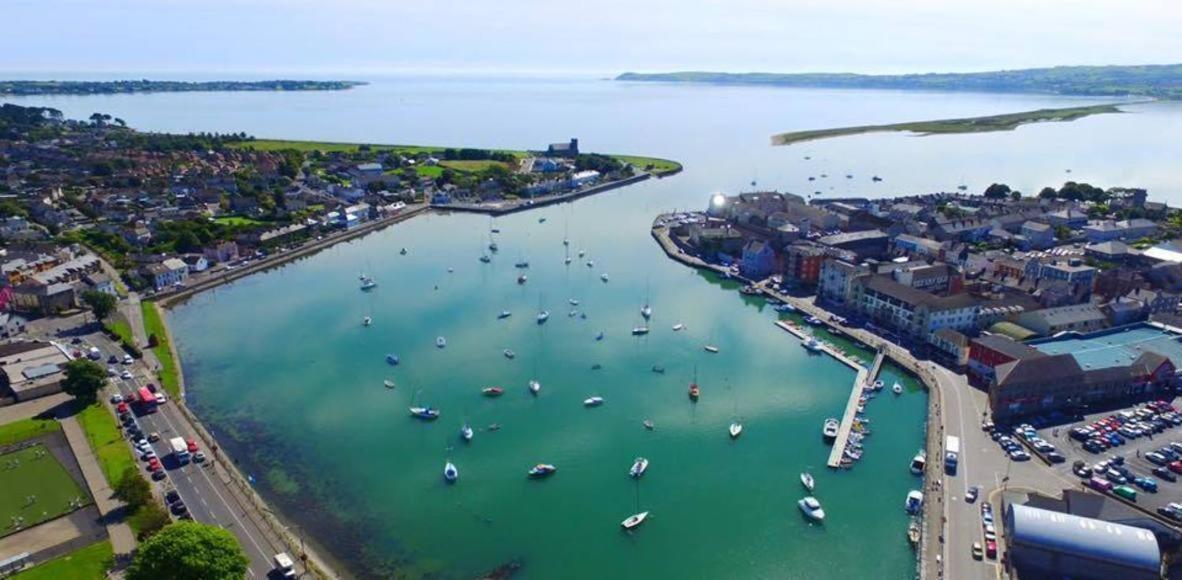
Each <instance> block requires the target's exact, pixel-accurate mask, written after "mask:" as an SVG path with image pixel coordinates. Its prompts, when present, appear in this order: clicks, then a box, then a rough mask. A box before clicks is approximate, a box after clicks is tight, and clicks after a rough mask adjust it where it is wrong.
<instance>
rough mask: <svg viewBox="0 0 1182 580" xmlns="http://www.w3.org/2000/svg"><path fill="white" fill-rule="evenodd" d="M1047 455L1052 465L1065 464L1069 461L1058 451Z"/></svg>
mask: <svg viewBox="0 0 1182 580" xmlns="http://www.w3.org/2000/svg"><path fill="white" fill-rule="evenodd" d="M1046 455H1047V461H1050V462H1051V463H1063V462H1065V461H1067V458H1066V457H1063V456H1062V455H1060V454H1059V452H1058V451H1049V452H1047V454H1046Z"/></svg>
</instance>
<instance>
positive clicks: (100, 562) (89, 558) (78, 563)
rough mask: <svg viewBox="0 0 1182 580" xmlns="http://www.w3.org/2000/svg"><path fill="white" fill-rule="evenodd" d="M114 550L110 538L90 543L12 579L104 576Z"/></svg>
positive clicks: (60, 579)
mask: <svg viewBox="0 0 1182 580" xmlns="http://www.w3.org/2000/svg"><path fill="white" fill-rule="evenodd" d="M114 560H115V551H114V550H113V549H111V542H110V540H103V541H101V542H98V543H97V544H91V545H89V546H87V547H85V548H82V549H81V550H78V551H77V552H71V553H69V554H66V555H65V556H60V557H58V558H54V559H53V560H50V561H48V562H45V563H43V564H38V565H37V566H34V567H32V568H29V569H28V570H25V571H23V572H21V573H19V574H17V575H16V576H13V577H12V578H13V580H96V579H97V578H105V577H106V576H107V574H106V572H107V570H108V569H110V568H111V566H112V565H114Z"/></svg>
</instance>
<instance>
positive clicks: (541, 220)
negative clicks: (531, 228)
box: [538, 217, 546, 224]
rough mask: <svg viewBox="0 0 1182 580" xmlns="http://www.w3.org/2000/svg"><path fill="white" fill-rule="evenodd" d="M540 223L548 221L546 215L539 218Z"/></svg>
mask: <svg viewBox="0 0 1182 580" xmlns="http://www.w3.org/2000/svg"><path fill="white" fill-rule="evenodd" d="M538 223H540V224H544V223H546V218H544V217H540V218H538Z"/></svg>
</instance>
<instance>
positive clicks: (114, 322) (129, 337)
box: [107, 314, 135, 346]
mask: <svg viewBox="0 0 1182 580" xmlns="http://www.w3.org/2000/svg"><path fill="white" fill-rule="evenodd" d="M112 316H113V317H116V318H111V319H110V320H108V321H107V328H108V329H110V331H111V332H114V333H115V336H118V337H119V340H121V341H123V342H124V343H125V344H130V345H132V346H135V335H133V334H132V333H131V325H130V324H128V323H127V321H126V320H124V319H123V316H122V315H119V314H113V315H112Z"/></svg>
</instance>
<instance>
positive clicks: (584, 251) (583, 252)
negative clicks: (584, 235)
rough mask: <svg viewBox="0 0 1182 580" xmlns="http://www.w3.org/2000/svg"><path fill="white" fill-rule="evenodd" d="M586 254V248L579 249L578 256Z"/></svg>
mask: <svg viewBox="0 0 1182 580" xmlns="http://www.w3.org/2000/svg"><path fill="white" fill-rule="evenodd" d="M586 255H587V250H579V257H580V258H582V257H583V256H586Z"/></svg>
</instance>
